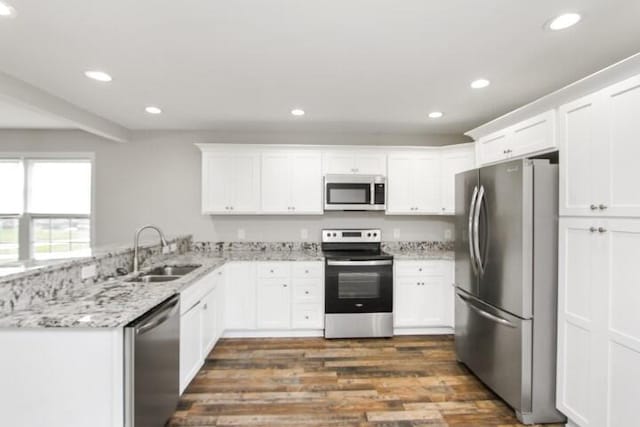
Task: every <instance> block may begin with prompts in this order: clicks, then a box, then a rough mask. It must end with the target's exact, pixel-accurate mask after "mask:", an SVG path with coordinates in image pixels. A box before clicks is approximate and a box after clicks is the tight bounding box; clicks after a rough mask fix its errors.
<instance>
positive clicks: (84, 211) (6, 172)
mask: <svg viewBox="0 0 640 427" xmlns="http://www.w3.org/2000/svg"><path fill="white" fill-rule="evenodd" d="M92 165H93V160H92V158H91V157H90V156H77V155H76V156H68V157H66V156H65V157H49V156H47V157H45V156H43V157H42V158H40V157H35V156H33V157H27V156H20V157H19V156H16V158H0V182H2V187H0V188H1V189H2V190H1V194H0V261H12V260H13V261H15V260H18V259H37V260H41V259H53V258H69V257H77V256H85V255H89V254H90V253H91V249H90V248H91V234H92V233H91V199H92Z"/></svg>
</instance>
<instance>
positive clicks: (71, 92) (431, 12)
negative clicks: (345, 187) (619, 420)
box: [0, 0, 640, 133]
mask: <svg viewBox="0 0 640 427" xmlns="http://www.w3.org/2000/svg"><path fill="white" fill-rule="evenodd" d="M6 1H8V2H10V3H12V5H13V6H14V7H15V8H16V10H17V12H18V15H17V17H15V18H13V19H4V20H0V71H4V72H6V73H8V74H10V75H12V76H14V77H17V78H19V79H22V80H24V81H26V82H27V83H30V84H32V85H34V86H37V87H39V88H41V89H43V90H46V91H48V92H50V93H51V94H53V95H56V96H59V97H61V98H64V99H66V100H68V101H70V102H72V103H74V104H76V105H77V106H79V107H81V108H84V109H86V110H88V111H90V112H93V113H95V114H97V115H100V116H102V117H104V118H106V119H109V120H111V121H114V122H116V123H119V124H121V125H123V126H125V127H128V128H131V129H216V128H245V129H246V128H254V129H262V128H265V129H266V128H289V127H291V128H295V129H296V130H299V129H325V128H326V129H332V130H336V129H349V130H367V131H380V132H386V131H390V132H395V131H398V132H420V133H462V132H463V131H466V130H469V129H470V128H472V127H475V126H477V125H479V124H482V123H483V122H486V121H487V120H489V119H492V118H494V117H496V116H499V115H501V114H503V113H505V112H507V111H509V110H511V109H513V108H514V107H517V106H520V105H522V104H525V103H527V102H529V101H531V100H533V99H535V98H537V97H539V96H541V95H544V94H546V93H548V92H550V91H552V90H555V89H558V88H560V87H562V86H564V85H566V84H568V83H570V82H572V81H574V80H577V79H578V78H581V77H583V76H586V75H588V74H590V73H592V72H595V71H597V70H599V69H601V68H603V67H605V66H607V65H609V64H612V63H613V62H616V61H618V60H621V59H623V58H625V57H627V56H630V55H631V54H633V53H636V52H638V51H640V25H638V18H639V17H640V1H637V0H607V1H603V0H537V1H514V0H484V1H472V0H440V1H435V0H431V1H427V0H315V1H312V0H305V1H302V0H269V1H265V0H181V1H175V0H135V1H131V0H109V1H87V0H65V1H62V2H61V1H42V0H6ZM565 11H579V12H580V13H582V14H583V16H584V20H583V22H582V23H580V24H579V25H577V26H576V27H573V28H571V29H569V30H566V31H562V32H550V31H545V30H544V29H543V26H544V24H545V22H546V21H547V20H548V19H549V18H551V17H553V16H555V15H557V14H559V13H561V12H565ZM87 69H100V70H104V71H107V72H109V73H110V74H112V75H113V77H114V81H113V82H112V83H110V84H100V83H96V82H94V81H90V80H88V79H86V78H85V77H84V76H83V71H84V70H87ZM477 77H486V78H488V79H490V80H491V81H492V83H493V84H492V85H491V86H490V87H489V88H487V89H484V90H480V91H477V90H476V91H474V90H471V89H470V88H469V82H470V81H471V80H473V79H474V78H477ZM148 104H154V105H159V106H161V107H162V108H163V109H164V111H165V113H164V114H163V115H161V116H150V115H147V114H146V113H144V111H143V109H144V106H145V105H148ZM294 107H300V108H303V109H304V110H305V111H306V112H307V114H306V115H305V116H304V117H302V118H294V117H292V116H291V115H290V114H289V111H290V110H291V109H292V108H294ZM433 110H441V111H444V112H445V117H444V118H442V119H439V120H429V119H427V117H426V116H427V113H428V112H430V111H433Z"/></svg>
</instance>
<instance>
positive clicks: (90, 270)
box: [80, 264, 96, 280]
mask: <svg viewBox="0 0 640 427" xmlns="http://www.w3.org/2000/svg"><path fill="white" fill-rule="evenodd" d="M95 275H96V265H95V264H91V265H85V266H84V267H82V270H80V277H81V278H82V280H84V279H90V278H91V277H94V276H95Z"/></svg>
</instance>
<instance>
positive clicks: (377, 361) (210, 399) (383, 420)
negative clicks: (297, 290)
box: [169, 336, 520, 427]
mask: <svg viewBox="0 0 640 427" xmlns="http://www.w3.org/2000/svg"><path fill="white" fill-rule="evenodd" d="M169 426H172V427H178V426H432V427H433V426H474V427H479V426H501V427H506V426H520V424H518V422H517V420H516V418H515V416H514V415H513V413H512V412H511V410H510V409H509V408H508V407H506V406H505V404H504V403H502V402H501V401H500V400H499V399H498V398H497V397H496V396H495V395H494V394H493V393H491V392H490V391H489V390H487V389H486V388H485V387H484V386H483V385H482V384H481V383H480V382H478V380H476V379H475V377H473V376H472V375H470V374H469V372H468V371H467V369H465V368H464V367H463V366H461V365H459V364H458V363H457V362H456V361H455V357H454V351H453V339H452V337H451V336H419V337H395V338H393V339H373V340H364V339H363V340H330V341H329V340H324V339H322V338H291V339H224V340H222V341H220V342H219V343H218V345H217V346H216V348H215V349H214V350H213V351H212V352H211V354H209V356H208V358H207V361H206V363H205V365H204V367H203V368H202V370H201V371H200V372H199V373H198V375H197V376H196V378H195V379H194V380H193V382H192V383H191V385H190V386H189V387H188V389H187V390H186V391H185V393H184V395H183V396H182V399H181V400H180V404H179V407H178V411H177V412H176V413H175V415H174V417H173V418H172V420H171V421H170V422H169Z"/></svg>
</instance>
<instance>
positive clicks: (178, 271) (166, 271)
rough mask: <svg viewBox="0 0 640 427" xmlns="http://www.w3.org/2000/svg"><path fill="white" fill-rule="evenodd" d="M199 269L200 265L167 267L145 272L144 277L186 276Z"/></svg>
mask: <svg viewBox="0 0 640 427" xmlns="http://www.w3.org/2000/svg"><path fill="white" fill-rule="evenodd" d="M199 267H200V266H199V265H167V266H164V267H156V268H153V269H151V270H149V271H145V272H144V273H143V276H184V275H185V274H189V273H191V272H192V271H193V270H195V269H196V268H199Z"/></svg>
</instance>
